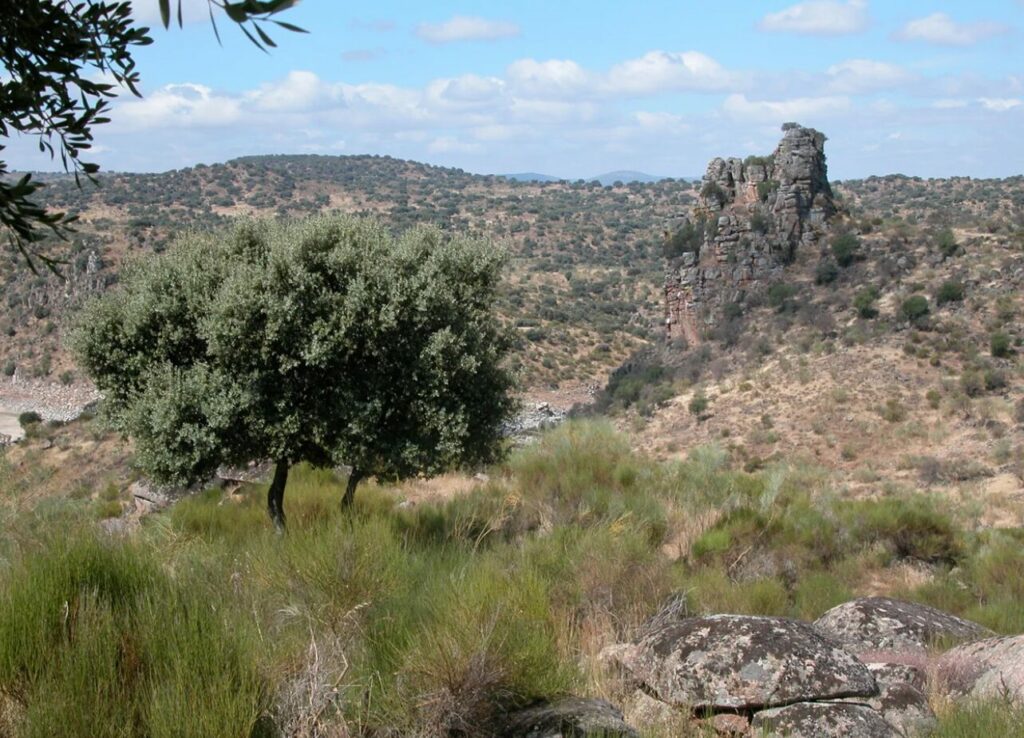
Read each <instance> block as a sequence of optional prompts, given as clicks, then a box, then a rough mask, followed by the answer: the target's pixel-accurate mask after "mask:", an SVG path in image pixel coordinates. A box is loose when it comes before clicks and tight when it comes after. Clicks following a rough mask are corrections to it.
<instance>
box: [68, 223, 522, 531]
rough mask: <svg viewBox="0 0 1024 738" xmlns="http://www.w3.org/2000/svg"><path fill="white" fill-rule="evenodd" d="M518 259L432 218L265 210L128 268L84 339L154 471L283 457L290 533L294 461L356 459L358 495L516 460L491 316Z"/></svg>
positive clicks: (275, 502)
mask: <svg viewBox="0 0 1024 738" xmlns="http://www.w3.org/2000/svg"><path fill="white" fill-rule="evenodd" d="M503 261H504V254H503V252H501V251H500V250H498V249H496V248H494V247H493V246H491V245H490V244H488V243H486V242H482V241H477V240H471V239H467V238H459V237H456V238H448V237H446V236H444V235H442V234H441V232H440V231H438V230H436V229H431V228H418V229H414V230H411V231H409V232H407V233H406V234H404V235H403V236H402V237H400V238H399V239H397V240H396V239H394V238H393V237H392V236H391V235H389V233H388V232H387V231H386V230H385V229H384V228H382V227H381V226H379V225H377V224H375V223H372V222H369V221H363V220H358V219H353V218H338V217H335V218H315V219H312V220H309V221H304V222H292V223H284V224H278V223H270V222H260V221H250V222H245V223H242V224H241V225H239V226H237V227H236V228H235V229H234V230H233V231H232V232H230V233H227V234H191V235H189V236H187V237H185V238H184V239H182V240H181V241H180V242H179V243H178V245H177V246H176V247H175V248H173V249H171V250H169V251H168V252H167V253H166V254H164V255H162V256H160V257H157V258H153V259H151V260H149V261H144V262H139V263H136V264H135V265H132V266H130V267H129V268H128V269H126V271H125V273H124V277H123V280H122V283H121V285H120V286H119V287H118V288H117V289H116V290H115V291H113V292H112V293H110V294H108V295H106V296H104V297H102V298H100V299H98V300H96V301H95V302H93V303H91V304H90V305H89V306H88V307H87V308H86V309H85V310H84V312H83V313H82V314H81V316H80V318H79V320H78V324H77V328H76V330H75V332H74V334H73V339H72V344H73V348H74V349H75V351H76V354H77V356H78V358H79V360H80V361H81V364H82V365H83V367H84V368H85V369H86V371H88V373H89V374H90V375H91V376H92V377H93V379H94V380H95V382H96V384H97V386H98V387H99V388H100V389H101V390H102V391H103V392H104V393H105V394H106V401H105V408H106V410H105V412H106V414H107V416H108V417H109V419H110V421H111V422H112V424H113V425H114V427H115V428H117V429H119V430H121V431H122V432H124V433H126V434H127V435H129V436H131V437H132V438H133V439H134V440H135V447H136V456H137V459H138V461H139V463H140V465H141V466H142V467H143V468H144V469H145V470H146V471H147V473H149V474H150V475H151V476H153V477H154V478H155V479H156V480H158V481H161V482H166V483H175V484H187V483H192V482H195V481H198V480H202V479H204V478H208V477H209V476H210V475H211V474H212V473H213V472H214V471H215V470H216V469H217V467H218V466H220V465H221V464H242V463H245V462H248V461H251V460H256V459H271V460H273V461H274V462H275V470H274V476H273V481H272V483H271V485H270V490H269V492H268V498H267V507H268V512H269V514H270V517H271V519H272V520H273V522H274V524H275V526H276V527H277V528H278V530H283V529H284V525H285V514H284V507H283V501H284V490H285V485H286V483H287V479H288V471H289V468H290V467H291V466H292V465H293V464H295V463H298V462H302V461H306V462H309V463H312V464H314V465H318V466H328V465H341V464H347V465H349V466H350V467H351V470H352V471H351V473H350V475H349V480H348V486H347V489H346V492H345V495H344V498H343V501H342V504H343V506H347V505H349V504H351V502H352V499H353V496H354V494H355V489H356V485H357V484H358V483H359V481H360V480H361V479H363V478H365V477H367V476H376V477H378V478H380V479H385V480H394V479H401V478H407V477H409V476H412V475H415V474H420V473H426V474H432V473H437V472H440V471H442V470H444V469H448V468H451V467H454V466H458V465H465V464H476V463H487V462H490V461H493V460H495V459H496V458H497V457H498V456H499V455H500V452H501V448H502V444H501V436H500V428H501V424H502V422H503V421H504V420H505V419H506V418H507V417H508V416H509V415H510V414H511V412H512V410H513V407H514V404H513V401H512V399H511V398H510V396H509V390H510V388H511V385H512V380H511V376H510V374H509V372H508V371H507V370H506V368H505V366H504V358H505V356H506V353H507V350H508V348H509V346H510V341H509V340H508V334H507V333H506V331H505V330H504V329H503V328H502V326H501V325H500V323H499V322H498V320H497V318H496V316H495V313H494V310H493V304H494V299H495V290H496V286H497V283H498V278H499V273H500V271H501V267H502V264H503Z"/></svg>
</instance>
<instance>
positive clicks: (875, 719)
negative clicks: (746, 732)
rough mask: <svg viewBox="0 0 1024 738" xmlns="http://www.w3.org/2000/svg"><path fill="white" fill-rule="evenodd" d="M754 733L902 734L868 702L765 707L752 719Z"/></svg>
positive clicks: (794, 737) (822, 736) (827, 737)
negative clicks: (768, 708)
mask: <svg viewBox="0 0 1024 738" xmlns="http://www.w3.org/2000/svg"><path fill="white" fill-rule="evenodd" d="M751 727H752V728H753V735H757V736H765V737H766V738H773V737H774V736H786V738H834V736H837V735H842V736H857V738H896V737H897V736H898V735H899V733H897V732H896V729H895V728H893V726H891V725H890V724H889V723H887V722H886V721H885V719H884V718H883V717H882V716H881V715H880V714H878V713H877V712H875V711H874V710H872V709H871V708H870V707H867V706H865V705H853V704H848V703H844V702H798V703H796V704H793V705H787V706H786V707H777V708H774V709H771V710H764V711H763V712H759V713H757V714H756V715H755V716H754V719H753V721H752V722H751Z"/></svg>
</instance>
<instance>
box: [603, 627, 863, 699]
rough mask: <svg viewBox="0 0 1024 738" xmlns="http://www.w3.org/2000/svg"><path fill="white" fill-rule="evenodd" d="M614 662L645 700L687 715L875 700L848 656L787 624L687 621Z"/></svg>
mask: <svg viewBox="0 0 1024 738" xmlns="http://www.w3.org/2000/svg"><path fill="white" fill-rule="evenodd" d="M618 655H619V658H620V659H622V662H623V666H624V667H625V668H626V669H627V671H628V672H629V673H630V674H631V676H632V677H633V678H634V679H635V680H637V681H638V682H639V683H640V684H642V685H643V687H644V688H645V689H646V690H647V691H648V692H650V693H651V694H653V695H654V696H656V697H657V698H659V699H660V700H662V701H663V702H667V703H668V704H670V705H674V706H677V707H684V708H688V709H691V710H694V711H707V710H750V709H758V708H762V707H771V706H773V705H784V704H787V703H790V702H798V701H803V700H820V699H832V698H838V697H859V696H864V697H870V696H873V695H875V694H877V687H876V684H875V680H874V678H873V677H872V676H871V673H870V672H869V671H868V669H867V667H866V666H864V664H862V663H861V662H860V661H858V660H857V658H856V657H855V656H853V655H852V654H851V653H849V652H847V651H845V650H843V649H842V648H840V647H839V645H838V644H837V643H835V642H833V641H831V640H829V639H827V638H825V637H824V636H822V635H821V634H820V633H819V632H818V631H816V630H815V629H814V628H812V627H811V626H810V625H808V624H807V623H802V622H799V621H797V620H790V619H788V618H770V617H755V616H748V615H713V616H710V617H703V618H689V619H686V620H682V621H680V622H677V623H670V624H668V625H665V626H662V627H660V628H658V629H656V630H654V631H651V632H650V633H648V634H647V635H645V636H643V637H642V638H641V639H640V640H639V641H637V643H636V648H634V649H632V650H630V651H623V652H622V653H620V654H618Z"/></svg>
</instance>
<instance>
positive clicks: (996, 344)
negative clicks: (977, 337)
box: [988, 332, 1013, 359]
mask: <svg viewBox="0 0 1024 738" xmlns="http://www.w3.org/2000/svg"><path fill="white" fill-rule="evenodd" d="M1011 345H1012V344H1011V342H1010V336H1009V335H1007V334H1006V333H1002V332H996V333H993V334H992V335H991V336H990V337H989V340H988V346H989V350H990V351H991V352H992V355H993V356H995V357H996V358H998V359H1004V358H1006V357H1007V356H1009V355H1010V354H1011V353H1012V351H1013V349H1012V348H1011Z"/></svg>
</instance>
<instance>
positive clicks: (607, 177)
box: [587, 169, 669, 187]
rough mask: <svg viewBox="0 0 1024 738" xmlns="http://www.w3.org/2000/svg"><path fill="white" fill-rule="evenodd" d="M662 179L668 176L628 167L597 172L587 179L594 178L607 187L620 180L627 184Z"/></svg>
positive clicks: (589, 180)
mask: <svg viewBox="0 0 1024 738" xmlns="http://www.w3.org/2000/svg"><path fill="white" fill-rule="evenodd" d="M663 179H669V177H656V176H655V175H653V174H644V173H643V172H634V171H632V170H629V169H620V170H619V171H616V172H607V173H606V174H599V175H597V176H596V177H590V178H589V179H588V180H587V181H588V182H593V181H594V180H597V181H598V182H600V183H601V184H602V185H604V186H605V187H607V186H608V185H610V184H614V183H615V182H622V183H624V184H629V183H630V182H642V183H644V184H647V183H650V182H660V181H661V180H663Z"/></svg>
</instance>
